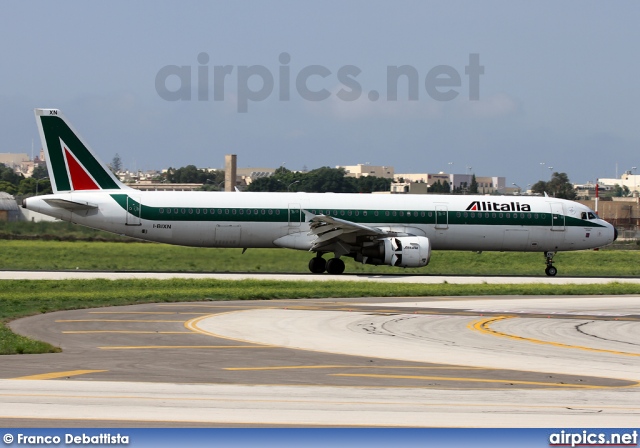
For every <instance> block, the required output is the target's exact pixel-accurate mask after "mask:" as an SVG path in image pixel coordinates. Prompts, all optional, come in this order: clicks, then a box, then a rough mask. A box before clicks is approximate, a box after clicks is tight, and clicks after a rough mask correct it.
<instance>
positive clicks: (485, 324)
mask: <svg viewBox="0 0 640 448" xmlns="http://www.w3.org/2000/svg"><path fill="white" fill-rule="evenodd" d="M514 318H516V317H514V316H509V317H507V316H499V317H491V318H488V319H480V320H477V321H473V322H470V323H469V324H468V325H467V328H468V329H470V330H476V331H479V332H481V333H484V334H489V335H492V336H498V337H503V338H509V339H516V340H518V341H528V342H533V343H535V344H545V345H553V346H554V347H560V348H572V349H576V350H586V351H590V352H597V353H611V354H614V355H622V356H640V353H629V352H620V351H617V350H607V349H603V348H593V347H584V346H582V345H571V344H563V343H561V342H554V341H544V340H542V339H534V338H527V337H524V336H517V335H514V334H508V333H502V332H500V331H497V330H494V329H493V328H491V324H492V323H494V322H498V321H500V320H504V319H514ZM516 319H517V318H516Z"/></svg>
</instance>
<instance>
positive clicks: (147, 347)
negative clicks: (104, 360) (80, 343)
mask: <svg viewBox="0 0 640 448" xmlns="http://www.w3.org/2000/svg"><path fill="white" fill-rule="evenodd" d="M265 347H267V348H268V347H270V346H268V345H138V346H134V345H132V346H122V347H117V346H106V347H98V348H99V349H101V350H162V349H172V348H189V349H211V348H265Z"/></svg>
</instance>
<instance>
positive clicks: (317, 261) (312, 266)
mask: <svg viewBox="0 0 640 448" xmlns="http://www.w3.org/2000/svg"><path fill="white" fill-rule="evenodd" d="M326 268H327V260H325V259H324V258H322V257H321V256H320V255H318V256H317V257H314V258H312V259H311V260H309V270H310V271H311V272H312V273H314V274H322V273H323V272H324V271H325V269H326Z"/></svg>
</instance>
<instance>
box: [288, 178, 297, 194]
mask: <svg viewBox="0 0 640 448" xmlns="http://www.w3.org/2000/svg"><path fill="white" fill-rule="evenodd" d="M299 182H300V181H299V180H294V181H293V182H291V183H290V184H289V185H287V192H289V188H291V185H293V184H297V183H299Z"/></svg>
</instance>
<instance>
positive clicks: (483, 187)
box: [392, 171, 510, 194]
mask: <svg viewBox="0 0 640 448" xmlns="http://www.w3.org/2000/svg"><path fill="white" fill-rule="evenodd" d="M472 178H473V175H472V174H447V173H444V172H442V171H441V172H439V173H409V174H400V173H399V174H396V175H395V176H394V180H395V181H396V182H403V183H410V184H412V185H413V184H414V183H423V184H427V185H435V184H437V183H438V182H440V183H441V184H444V183H445V182H447V183H448V184H449V185H451V188H456V189H462V190H463V191H464V190H465V189H468V188H469V187H470V186H471V181H472ZM476 182H477V183H478V193H479V194H493V193H510V191H509V189H508V188H507V186H506V183H507V182H506V178H505V177H499V176H482V177H480V176H476ZM392 191H393V190H392ZM416 191H417V190H416Z"/></svg>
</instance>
